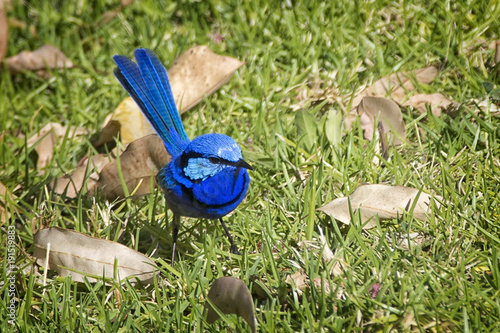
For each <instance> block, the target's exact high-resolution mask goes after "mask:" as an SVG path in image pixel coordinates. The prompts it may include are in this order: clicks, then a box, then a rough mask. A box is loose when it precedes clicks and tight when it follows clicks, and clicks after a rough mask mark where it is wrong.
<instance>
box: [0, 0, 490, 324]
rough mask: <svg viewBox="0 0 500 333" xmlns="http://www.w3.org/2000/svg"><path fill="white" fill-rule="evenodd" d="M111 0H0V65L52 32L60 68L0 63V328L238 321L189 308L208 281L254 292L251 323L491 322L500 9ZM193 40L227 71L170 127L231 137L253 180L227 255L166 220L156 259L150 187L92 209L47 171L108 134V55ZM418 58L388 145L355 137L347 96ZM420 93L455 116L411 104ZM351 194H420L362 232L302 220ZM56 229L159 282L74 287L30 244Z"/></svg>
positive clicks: (196, 230) (218, 239)
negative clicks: (121, 253)
mask: <svg viewBox="0 0 500 333" xmlns="http://www.w3.org/2000/svg"><path fill="white" fill-rule="evenodd" d="M125 2H126V1H124V5H123V6H120V3H119V1H112V0H96V1H85V0H82V1H76V0H75V1H73V0H72V1H16V0H12V4H11V5H10V6H8V7H7V11H6V13H7V17H8V23H9V33H8V46H7V51H6V54H5V58H8V57H11V56H14V55H16V54H18V53H20V52H22V51H33V50H36V49H38V48H39V47H41V46H42V45H44V44H51V45H53V46H55V47H56V48H57V49H59V50H61V51H62V52H63V53H64V54H65V55H66V56H67V57H68V58H69V59H70V60H71V62H72V63H73V64H74V67H73V68H65V69H49V70H46V71H45V72H43V73H40V72H37V71H24V72H21V73H12V71H10V70H9V69H8V68H7V65H6V64H5V63H4V64H3V67H2V69H1V72H0V101H1V102H0V129H1V135H0V183H1V184H3V185H4V186H5V189H6V190H2V191H1V192H0V208H1V209H2V210H3V211H5V213H4V214H6V215H7V217H6V216H5V215H4V214H0V215H2V217H1V219H0V234H1V240H2V245H1V247H0V255H1V258H2V259H1V261H0V275H1V277H2V280H1V281H2V282H0V283H1V285H0V294H1V295H2V304H1V305H0V307H1V310H0V331H2V332H11V331H12V332H15V331H19V332H66V331H69V332H103V331H105V332H129V331H130V332H134V331H137V332H167V331H171V332H219V331H229V332H241V331H243V332H250V331H251V329H250V326H249V325H248V324H247V323H246V322H245V321H244V320H243V319H242V317H240V316H236V315H232V314H228V315H223V316H222V318H221V319H219V320H218V321H216V322H215V323H213V324H209V323H208V322H207V320H206V319H205V317H204V315H203V313H204V307H205V304H206V300H207V294H208V292H209V290H210V287H211V286H212V285H213V283H214V281H215V280H216V279H218V278H220V277H224V276H231V277H234V278H237V279H239V280H241V281H243V283H244V284H245V285H246V286H247V287H248V288H249V290H250V292H251V294H252V297H253V303H254V306H255V317H256V319H257V323H258V324H257V330H258V331H260V332H341V331H342V332H353V331H354V332H379V331H380V332H389V331H391V332H410V331H430V332H461V331H463V332H499V331H500V223H499V221H500V196H499V194H498V193H499V192H500V127H499V124H500V112H499V105H500V90H498V89H499V87H500V46H499V45H500V44H498V43H497V44H495V42H496V41H498V40H500V36H499V34H500V21H499V17H500V5H499V3H498V2H496V1H465V0H459V1H454V2H451V1H441V0H431V1H416V0H410V1H384V0H373V1H343V0H342V1H325V2H319V1H318V2H315V1H311V2H310V3H309V2H306V1H304V2H300V1H297V2H294V1H286V2H279V1H263V0H256V1H243V0H241V1H190V0H182V1H173V2H170V1H168V2H166V3H165V2H160V1H153V0H144V1H135V2H133V3H131V4H126V5H125ZM0 26H1V25H0ZM0 29H2V28H0ZM1 34H2V33H1V31H0V35H1ZM196 45H206V46H208V48H209V49H210V50H212V51H213V52H214V53H216V54H219V55H224V56H228V57H232V58H236V59H239V60H240V61H243V62H244V64H243V65H242V66H241V67H240V68H239V69H237V70H236V71H234V74H233V75H232V76H230V77H229V80H228V81H227V83H226V84H224V85H222V86H221V87H220V88H218V89H217V90H216V91H215V92H214V93H213V94H211V95H206V96H202V98H201V100H200V102H199V104H197V105H196V106H194V107H193V108H191V109H190V110H187V111H186V112H184V113H183V115H182V120H183V123H184V126H185V129H186V132H187V134H188V136H189V137H190V138H195V137H196V136H198V135H201V134H203V133H223V134H226V135H228V136H231V137H232V138H234V139H235V141H236V142H238V143H239V145H240V146H241V147H242V151H243V156H244V157H245V160H246V161H247V162H248V163H250V164H251V165H252V167H253V169H254V170H253V171H249V174H250V178H251V183H250V187H249V190H248V194H247V197H246V198H245V200H244V201H243V202H242V203H241V204H240V205H239V206H238V208H236V210H235V211H234V212H233V213H231V214H230V215H228V216H227V217H225V221H226V224H227V225H228V228H229V230H230V232H231V233H232V235H233V237H234V238H235V242H236V244H238V246H239V248H240V251H241V252H242V255H241V256H239V255H234V254H230V253H229V248H230V245H229V241H228V240H227V238H226V236H225V233H224V230H223V229H222V228H221V227H220V224H219V222H218V221H207V220H202V219H190V218H183V219H182V227H181V231H180V234H179V242H178V252H179V254H178V257H177V258H176V262H175V264H174V266H173V267H171V266H170V255H171V250H172V246H171V244H172V237H171V229H170V221H171V218H172V214H171V212H170V211H169V210H168V208H167V207H166V204H165V200H164V198H163V194H162V192H161V190H160V189H158V188H153V186H151V191H147V192H150V193H147V194H144V195H140V196H138V195H133V194H134V193H129V195H128V196H125V198H123V197H118V198H116V199H114V200H107V199H106V198H105V197H103V196H102V195H100V194H99V193H96V194H95V195H94V194H89V193H86V192H85V188H86V186H87V185H85V186H84V188H83V190H82V191H81V192H79V193H77V194H76V195H75V196H74V197H73V198H71V197H68V196H67V195H66V193H63V194H58V193H55V192H54V191H53V190H52V187H51V182H52V181H53V180H54V179H56V178H58V177H61V176H64V175H71V174H72V173H73V171H74V170H75V169H76V168H77V167H78V166H79V165H81V162H82V160H84V159H85V157H87V156H92V155H96V154H99V153H103V154H107V153H109V151H110V150H111V149H113V148H114V146H115V145H118V146H120V145H121V144H122V143H121V142H118V141H112V142H111V143H109V144H108V145H104V146H100V147H96V146H95V142H96V139H97V137H98V136H99V134H100V133H101V130H102V128H103V123H104V120H105V118H106V117H107V116H108V115H109V114H110V113H112V112H113V111H114V110H115V109H116V108H117V106H118V105H119V104H120V102H121V101H122V100H123V99H124V98H125V97H127V94H126V92H125V90H124V89H123V88H122V87H121V86H120V84H119V83H118V81H117V80H116V78H115V77H114V75H113V69H114V67H115V65H114V63H113V55H116V54H122V55H126V56H127V57H130V58H132V57H133V51H134V50H135V49H136V48H139V47H145V48H149V49H151V50H153V51H154V52H155V53H156V54H157V56H158V57H159V59H160V60H161V61H162V62H163V63H164V64H165V67H166V68H167V69H168V68H170V67H171V66H172V64H173V62H174V60H175V59H176V58H177V57H179V56H180V55H181V54H182V53H183V52H184V51H186V50H188V49H189V48H191V47H193V46H196ZM495 48H496V50H495ZM495 59H496V60H495ZM4 60H5V59H4ZM429 66H433V67H432V68H435V69H437V71H436V74H435V77H434V78H433V79H432V80H430V81H429V82H422V81H421V80H419V79H418V78H417V77H416V75H414V74H407V76H408V78H409V80H410V81H411V82H412V83H413V86H412V88H410V89H405V90H402V96H399V97H398V98H399V99H398V98H396V97H395V96H394V94H391V92H389V93H388V94H386V95H387V96H386V97H387V98H388V99H392V100H396V102H397V104H396V105H397V108H396V109H398V110H401V114H402V119H401V123H402V124H403V131H404V137H403V138H401V139H402V140H401V141H402V143H401V144H399V145H392V144H391V143H389V145H388V146H387V147H385V146H383V147H382V148H381V141H383V140H378V139H371V138H369V139H367V138H365V136H366V128H367V127H366V125H365V124H363V121H362V120H361V119H360V117H353V113H352V112H351V110H352V108H353V107H354V106H355V105H353V97H356V96H361V95H360V94H363V91H364V92H365V93H366V91H367V90H365V89H366V88H368V89H370V88H371V87H372V85H373V84H374V83H375V82H376V81H377V80H379V79H382V78H385V77H387V76H389V75H391V74H393V73H402V72H406V73H415V71H417V70H419V69H421V68H426V67H429ZM379 82H380V81H379ZM193 86H195V84H193ZM436 93H439V94H442V96H444V97H446V99H447V100H448V101H450V102H451V105H450V107H447V108H441V109H440V108H439V107H437V106H432V105H430V104H428V105H425V104H422V106H421V108H420V110H419V108H418V107H416V106H415V105H408V103H406V102H407V101H408V100H409V99H410V98H411V97H413V96H415V95H417V94H436ZM437 111H439V112H437ZM342 119H343V125H342V126H341V120H342ZM349 119H350V120H349ZM375 120H377V119H375ZM49 123H57V124H60V125H61V126H62V128H63V130H62V134H61V135H60V136H59V137H58V138H57V139H56V140H55V146H54V148H53V150H51V152H52V156H51V158H49V159H47V162H46V163H45V165H42V164H40V153H38V152H37V151H36V147H37V145H38V144H40V142H38V143H35V144H30V142H29V139H30V138H32V137H33V136H34V135H36V134H37V133H39V132H40V130H41V129H42V128H43V127H44V126H46V125H47V124H49ZM71 126H74V127H78V128H79V129H81V130H82V131H83V132H84V133H85V134H84V135H73V134H74V133H73V132H72V131H70V130H67V129H68V128H70V127H71ZM370 126H371V127H372V129H373V128H375V132H377V130H376V125H373V124H372V125H368V127H370ZM374 126H375V127H374ZM382 134H383V135H385V134H384V133H382ZM386 134H387V133H386ZM49 135H50V134H49ZM122 178H123V177H122ZM87 180H88V181H90V180H89V179H87ZM363 184H384V185H394V186H396V185H398V186H405V187H408V188H413V189H416V190H418V195H423V194H424V193H428V194H430V195H432V196H433V197H434V198H435V199H434V200H433V201H432V203H431V204H430V206H429V207H428V208H429V209H428V211H426V214H425V217H424V218H421V217H419V216H417V214H416V213H415V211H414V209H415V210H416V207H415V205H411V202H410V204H409V205H408V207H406V209H405V211H400V212H399V213H398V214H397V215H396V216H394V217H391V218H388V219H382V218H378V217H374V218H372V219H371V224H372V228H367V225H366V223H365V221H364V220H363V219H362V217H361V215H360V214H358V213H357V212H356V211H355V210H352V209H351V211H350V212H349V214H348V218H349V219H350V221H351V223H350V224H346V223H342V222H340V221H339V219H338V218H337V219H335V218H334V216H335V214H333V215H332V214H327V213H325V212H323V211H318V210H317V209H318V208H321V207H323V206H325V205H326V204H327V203H329V202H331V201H332V200H334V199H337V198H341V197H346V196H349V195H352V193H353V192H354V191H355V190H356V189H359V188H360V187H361V186H362V185H363ZM125 192H127V191H125ZM6 193H7V194H6ZM377 196H378V194H377V193H374V194H372V195H370V196H367V198H363V199H364V200H370V199H372V198H377ZM386 201H387V200H386ZM389 201H390V200H389ZM351 202H352V201H351ZM351 208H352V207H351ZM56 226H57V227H60V228H64V229H70V230H76V231H78V232H81V233H84V234H86V235H89V236H92V237H95V238H97V239H106V240H110V241H115V242H118V243H121V244H123V245H125V246H127V247H129V248H131V249H134V250H137V251H139V252H140V253H143V254H145V255H146V256H148V257H151V258H152V260H153V261H154V262H155V263H156V265H157V266H158V274H157V276H156V277H155V279H154V281H153V282H152V283H134V282H135V280H133V279H131V280H123V281H121V282H120V281H118V280H117V279H110V278H103V277H99V276H97V277H96V278H97V279H90V278H89V279H87V278H85V279H83V282H75V281H73V280H72V279H71V278H70V277H61V276H60V275H59V274H57V273H56V272H55V271H53V270H49V271H45V270H44V269H43V267H40V266H38V265H36V264H34V262H35V258H34V257H33V252H34V235H35V234H36V232H37V231H39V230H42V229H46V228H49V227H56ZM402 240H403V241H406V242H402ZM403 243H405V244H406V245H404V244H403ZM329 250H331V251H332V252H331V253H330V252H329ZM327 254H329V255H330V256H329V257H328V256H327ZM11 264H15V266H17V268H16V269H15V270H14V272H13V270H11V268H12V266H11ZM44 274H46V276H45V277H44ZM94 277H95V276H94ZM11 304H13V305H11ZM233 306H234V307H237V306H238V304H234V305H233ZM11 310H12V311H11Z"/></svg>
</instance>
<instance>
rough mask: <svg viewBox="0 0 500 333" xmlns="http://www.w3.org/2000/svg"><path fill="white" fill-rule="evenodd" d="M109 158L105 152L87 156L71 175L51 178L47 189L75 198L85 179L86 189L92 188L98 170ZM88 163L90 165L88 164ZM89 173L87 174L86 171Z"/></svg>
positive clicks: (102, 167)
mask: <svg viewBox="0 0 500 333" xmlns="http://www.w3.org/2000/svg"><path fill="white" fill-rule="evenodd" d="M110 161H111V159H110V157H109V156H108V155H106V154H99V155H94V156H91V157H90V158H87V159H86V160H85V161H84V162H83V163H82V164H81V165H80V166H78V167H77V168H76V170H75V171H74V172H73V173H72V174H71V175H65V176H62V177H59V178H57V179H54V180H52V181H51V182H50V183H49V189H50V190H52V191H53V192H54V193H57V194H63V193H66V197H68V198H76V196H77V195H78V192H80V190H81V189H82V187H83V185H84V184H85V180H87V189H89V190H90V189H92V188H93V187H94V185H95V184H96V183H97V181H98V174H99V172H101V171H102V169H104V167H105V166H106V165H107V164H108V163H110ZM89 163H90V166H89ZM89 172H90V174H89V175H88V173H89Z"/></svg>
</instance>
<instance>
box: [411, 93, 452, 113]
mask: <svg viewBox="0 0 500 333" xmlns="http://www.w3.org/2000/svg"><path fill="white" fill-rule="evenodd" d="M427 104H428V105H429V106H430V108H431V110H432V114H433V115H435V116H436V117H439V116H440V115H441V111H443V110H446V109H447V108H448V107H449V106H450V105H452V104H455V103H454V102H452V101H451V100H449V99H448V98H446V97H445V96H444V95H443V94H441V93H434V94H416V95H413V96H412V97H410V99H409V100H407V101H406V102H405V103H404V104H403V105H405V106H408V105H409V106H413V107H414V108H415V109H417V110H418V111H420V112H421V113H426V112H427V109H426V105H427Z"/></svg>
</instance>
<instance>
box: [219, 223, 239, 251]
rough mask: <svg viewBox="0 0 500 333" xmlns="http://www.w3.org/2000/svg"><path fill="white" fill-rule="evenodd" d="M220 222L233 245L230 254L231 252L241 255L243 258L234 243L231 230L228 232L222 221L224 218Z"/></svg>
mask: <svg viewBox="0 0 500 333" xmlns="http://www.w3.org/2000/svg"><path fill="white" fill-rule="evenodd" d="M219 221H220V224H222V227H223V228H224V231H225V232H226V236H227V238H228V239H229V243H231V250H230V251H229V252H231V253H232V254H239V255H240V256H241V253H240V251H238V247H237V246H236V244H235V243H234V240H233V237H232V236H231V234H230V233H229V230H227V227H226V224H225V223H224V221H223V220H222V217H221V218H220V219H219Z"/></svg>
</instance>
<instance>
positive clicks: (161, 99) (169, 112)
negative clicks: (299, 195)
mask: <svg viewBox="0 0 500 333" xmlns="http://www.w3.org/2000/svg"><path fill="white" fill-rule="evenodd" d="M134 55H135V59H136V61H137V65H136V64H135V63H134V62H132V61H131V60H130V59H129V58H127V57H125V56H122V55H115V56H114V57H113V60H114V61H115V63H116V65H117V66H118V67H117V68H115V70H114V74H115V76H116V78H117V79H118V81H120V83H121V85H122V86H123V87H124V88H125V90H127V92H128V93H129V94H130V96H131V97H132V98H133V99H134V101H135V102H136V103H137V105H139V107H140V109H141V110H142V112H143V113H144V115H145V116H146V118H147V119H148V120H149V122H150V123H151V125H152V126H153V128H154V129H155V131H156V133H157V134H158V135H159V136H160V138H161V139H162V140H163V142H164V144H165V147H166V148H167V151H168V152H169V153H170V155H171V157H172V158H171V160H170V162H169V163H168V164H166V165H165V166H163V167H162V168H161V170H160V171H159V172H158V174H157V176H156V181H157V183H158V184H159V185H160V187H161V188H162V189H163V192H164V194H165V200H166V202H167V204H168V207H169V208H170V209H171V210H172V212H173V222H172V238H173V245H172V262H171V264H172V265H173V264H174V258H175V247H176V243H177V236H178V233H179V227H180V217H181V216H187V217H195V218H205V219H210V220H216V219H219V220H220V222H221V224H222V227H223V228H224V231H225V233H226V235H227V237H228V239H229V242H230V243H231V253H234V254H240V252H239V251H238V248H237V246H236V244H235V243H234V240H233V238H232V237H231V234H230V233H229V231H228V229H227V227H226V225H225V223H224V221H223V220H222V217H223V216H225V215H227V214H229V213H230V212H231V211H233V210H234V209H235V208H236V207H237V206H238V205H239V204H240V202H241V201H242V200H243V198H244V197H245V195H246V193H247V189H248V184H249V183H250V177H249V176H248V173H247V170H253V169H252V167H251V166H250V165H249V164H248V163H247V162H245V160H244V159H243V156H242V154H241V148H240V147H239V146H238V144H237V143H236V142H235V141H234V140H233V139H232V138H230V137H229V136H226V135H223V134H203V135H201V136H199V137H197V138H195V139H194V140H193V141H190V140H189V138H188V136H187V134H186V131H185V130H184V127H183V126H182V121H181V118H180V117H179V112H178V111H177V107H176V105H175V101H174V97H173V95H172V89H171V88H170V82H169V79H168V74H167V70H166V69H165V67H164V66H163V65H162V64H161V62H160V61H159V60H158V58H157V57H156V56H155V55H154V53H153V52H152V51H150V50H148V49H137V50H135V53H134Z"/></svg>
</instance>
